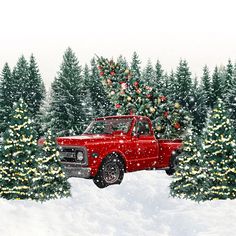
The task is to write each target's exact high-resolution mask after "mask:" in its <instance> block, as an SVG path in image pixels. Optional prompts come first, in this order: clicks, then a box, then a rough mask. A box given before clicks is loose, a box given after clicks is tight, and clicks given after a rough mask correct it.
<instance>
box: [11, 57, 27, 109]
mask: <svg viewBox="0 0 236 236" xmlns="http://www.w3.org/2000/svg"><path fill="white" fill-rule="evenodd" d="M12 77H13V84H12V88H11V91H12V100H13V102H17V101H18V100H19V99H20V98H22V99H23V100H24V101H25V102H26V103H27V105H28V97H29V93H30V81H29V64H28V62H27V60H26V59H25V57H24V56H21V57H20V58H19V60H18V61H17V64H16V66H15V67H14V69H13V72H12Z"/></svg>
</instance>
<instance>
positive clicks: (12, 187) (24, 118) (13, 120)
mask: <svg viewBox="0 0 236 236" xmlns="http://www.w3.org/2000/svg"><path fill="white" fill-rule="evenodd" d="M38 154H39V153H38V146H37V141H36V132H35V131H34V129H33V124H32V122H31V120H30V118H29V115H28V110H27V105H26V104H25V103H24V102H23V100H22V99H20V100H19V102H18V103H17V104H15V105H14V108H13V112H12V114H11V116H10V124H9V128H8V129H7V130H6V132H5V133H4V136H3V147H2V151H1V159H0V196H1V197H3V198H6V199H34V196H33V193H32V187H33V185H34V177H35V176H36V175H37V166H38V164H37V156H38Z"/></svg>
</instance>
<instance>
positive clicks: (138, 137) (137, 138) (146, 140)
mask: <svg viewBox="0 0 236 236" xmlns="http://www.w3.org/2000/svg"><path fill="white" fill-rule="evenodd" d="M133 141H134V145H135V147H136V157H135V162H136V163H135V165H136V168H137V169H140V170H142V169H148V168H152V167H155V166H156V163H157V157H158V150H159V149H158V143H157V141H156V139H155V137H154V135H153V134H152V133H151V127H150V123H149V122H148V120H146V119H143V118H140V119H139V120H137V122H136V125H135V127H134V130H133Z"/></svg>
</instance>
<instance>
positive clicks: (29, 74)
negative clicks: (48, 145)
mask: <svg viewBox="0 0 236 236" xmlns="http://www.w3.org/2000/svg"><path fill="white" fill-rule="evenodd" d="M0 92H1V95H0V111H2V112H0V114H1V115H2V117H3V119H2V122H1V127H0V129H1V130H2V131H4V130H5V128H6V126H7V123H8V121H9V111H10V110H11V109H12V106H13V103H14V102H17V101H18V100H19V99H20V98H23V99H24V101H25V102H26V103H27V105H28V107H29V112H30V113H31V116H32V117H34V118H35V116H36V114H37V112H38V111H39V108H40V105H41V103H42V99H43V98H44V95H45V88H44V84H43V81H42V79H41V76H40V74H39V70H38V67H37V64H36V62H35V59H34V57H33V55H32V56H31V58H30V64H28V62H27V61H26V59H25V58H24V56H22V57H20V58H19V60H18V62H17V65H16V67H15V68H14V70H13V73H12V74H11V72H10V68H9V66H8V65H7V64H6V65H5V67H4V69H3V74H2V80H1V87H0Z"/></svg>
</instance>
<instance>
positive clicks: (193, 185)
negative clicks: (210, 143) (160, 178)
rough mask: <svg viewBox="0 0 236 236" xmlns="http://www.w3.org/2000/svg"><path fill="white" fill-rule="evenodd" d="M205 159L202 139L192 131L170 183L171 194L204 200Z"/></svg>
mask: <svg viewBox="0 0 236 236" xmlns="http://www.w3.org/2000/svg"><path fill="white" fill-rule="evenodd" d="M203 161H204V160H203V158H202V155H201V141H200V139H199V137H198V136H197V135H196V134H194V133H192V132H191V133H190V134H189V135H188V136H187V137H186V139H185V140H184V146H183V152H182V154H181V155H180V156H178V166H177V168H176V172H175V174H174V180H173V182H172V183H171V185H170V194H171V196H173V197H179V198H187V199H191V200H195V201H201V200H202V199H201V198H202V194H201V192H202V191H203V188H202V186H203V185H204V184H206V183H205V182H204V180H205V179H206V173H205V170H204V168H203V167H202V166H203Z"/></svg>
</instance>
